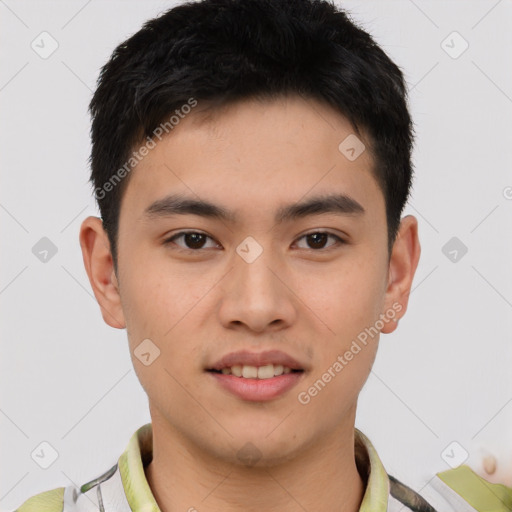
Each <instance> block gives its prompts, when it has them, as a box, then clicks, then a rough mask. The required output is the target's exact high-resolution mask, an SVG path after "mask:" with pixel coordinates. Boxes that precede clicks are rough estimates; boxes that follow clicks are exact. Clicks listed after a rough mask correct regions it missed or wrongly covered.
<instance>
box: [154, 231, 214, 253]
mask: <svg viewBox="0 0 512 512" xmlns="http://www.w3.org/2000/svg"><path fill="white" fill-rule="evenodd" d="M180 238H182V239H183V242H184V244H185V245H181V244H177V243H176V242H175V240H178V239H180ZM207 239H210V240H213V239H212V238H211V237H209V236H208V235H205V234H204V233H200V232H198V231H181V232H180V233H177V234H175V235H173V236H172V237H171V238H168V239H167V240H165V242H164V245H168V244H171V243H175V244H176V245H177V246H178V247H180V248H182V249H184V250H191V251H199V250H201V249H204V248H205V242H206V240H207Z"/></svg>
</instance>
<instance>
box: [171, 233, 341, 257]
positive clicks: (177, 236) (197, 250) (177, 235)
mask: <svg viewBox="0 0 512 512" xmlns="http://www.w3.org/2000/svg"><path fill="white" fill-rule="evenodd" d="M190 234H197V235H203V236H205V237H206V238H210V239H211V240H213V238H212V237H211V236H208V235H207V234H205V233H202V232H200V231H180V232H179V233H176V234H175V235H173V236H171V237H170V238H168V239H166V240H164V242H163V245H170V244H171V243H174V240H176V239H178V238H181V237H183V236H185V235H190ZM317 234H318V235H320V234H321V235H328V236H331V237H333V238H335V239H336V241H337V243H336V244H334V245H331V246H329V247H327V248H323V247H322V248H320V249H309V250H311V251H313V252H326V251H328V250H330V249H332V248H334V247H336V246H340V245H344V244H346V243H347V242H345V240H343V239H342V238H341V237H339V236H338V235H335V234H334V233H330V232H328V231H311V232H310V233H305V234H304V235H302V236H301V237H299V238H298V239H297V240H302V239H303V238H306V237H307V236H310V235H317ZM207 249H208V248H206V249H204V248H200V249H190V248H183V247H181V246H178V250H179V251H182V252H200V251H205V250H207ZM306 250H307V249H306Z"/></svg>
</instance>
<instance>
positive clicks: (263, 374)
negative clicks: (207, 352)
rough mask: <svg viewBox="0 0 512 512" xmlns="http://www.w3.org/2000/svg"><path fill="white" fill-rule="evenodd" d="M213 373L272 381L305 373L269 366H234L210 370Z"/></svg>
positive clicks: (288, 368) (283, 367)
mask: <svg viewBox="0 0 512 512" xmlns="http://www.w3.org/2000/svg"><path fill="white" fill-rule="evenodd" d="M207 371H208V372H211V373H218V374H223V375H233V376H234V377H240V378H242V379H261V380H265V379H271V378H273V377H279V376H280V375H287V374H289V373H303V372H304V370H302V369H297V368H290V367H287V366H283V365H273V364H267V365H264V366H251V365H234V366H231V367H226V368H222V369H221V370H214V369H209V370H207Z"/></svg>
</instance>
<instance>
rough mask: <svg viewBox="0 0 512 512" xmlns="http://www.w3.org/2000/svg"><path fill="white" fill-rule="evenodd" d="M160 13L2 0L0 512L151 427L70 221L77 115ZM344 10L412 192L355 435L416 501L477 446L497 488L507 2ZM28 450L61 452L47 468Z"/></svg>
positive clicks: (504, 297) (507, 364) (511, 74)
mask: <svg viewBox="0 0 512 512" xmlns="http://www.w3.org/2000/svg"><path fill="white" fill-rule="evenodd" d="M172 5H173V3H172V2H164V1H146V2H142V1H138V2H134V1H123V2H114V1H99V0H92V1H91V0H90V1H82V0H81V1H69V0H68V1H65V2H64V1H62V2H50V1H45V2H36V1H30V2H28V1H14V0H0V23H1V27H0V52H1V60H2V65H1V66H0V108H1V117H0V130H1V136H0V159H1V180H2V181H1V184H2V186H1V188H0V222H1V229H2V231H1V236H2V250H1V251H0V259H1V261H0V268H1V274H0V311H1V316H2V323H1V343H2V345H1V357H0V380H1V390H2V393H1V397H0V399H1V402H0V450H1V452H0V460H1V461H2V464H1V470H0V471H1V472H0V510H3V511H6V510H10V509H12V508H14V507H16V506H18V505H19V504H20V503H21V502H22V501H24V500H25V499H26V498H28V497H29V496H31V495H33V494H35V493H37V492H41V491H44V490H48V489H52V488H56V487H60V486H66V485H69V484H71V483H75V484H77V485H81V484H83V483H84V482H86V481H88V480H90V479H92V478H94V477H96V476H98V475H99V474H101V473H103V472H104V471H106V470H107V469H108V468H110V467H111V466H112V465H113V464H114V463H115V462H116V461H117V458H118V457H119V455H120V454H121V452H122V451H123V450H124V448H125V446H126V444H127V442H128V440H129V438H130V436H131V435H132V433H133V432H134V431H135V430H136V429H137V428H138V427H139V426H141V425H142V424H143V423H146V422H148V421H150V418H149V413H148V408H147V400H146V395H145V394H144V392H143V391H142V388H141V387H140V385H139V383H138V380H137V378H136V376H135V373H134V371H133V369H132V364H131V360H130V357H129V353H128V349H127V347H128V344H127V340H126V333H125V331H124V330H115V329H112V328H110V327H108V326H107V325H106V324H104V323H103V320H102V318H101V315H100V311H99V307H98V305H97V303H96V301H95V299H94V297H93V295H92V290H91V288H90V285H89V282H88V280H87V276H86V273H85V270H84V268H83V262H82V256H81V252H80V247H79V243H78V229H79V226H80V221H81V220H82V219H83V218H85V217H86V216H87V215H90V214H93V215H97V210H96V206H95V205H94V201H93V198H92V192H91V188H90V186H89V184H88V182H87V180H88V166H87V158H88V155H89V150H90V145H89V118H88V114H87V105H88V102H89V100H90V97H91V93H92V90H93V89H94V86H95V81H96V78H97V76H98V71H99V68H100V66H101V65H102V64H104V62H105V61H106V60H107V59H108V57H109V56H110V53H111V52H112V50H113V49H114V47H115V46H116V45H117V44H118V43H120V42H121V41H122V40H124V39H125V38H126V37H128V36H129V35H131V34H132V33H134V32H135V31H136V30H138V29H139V28H140V26H141V24H142V22H143V21H145V20H146V19H148V18H150V17H153V16H155V15H157V14H158V13H160V12H162V11H164V10H166V9H167V8H169V7H171V6H172ZM341 5H342V6H345V7H346V8H347V9H348V10H349V11H350V12H351V13H352V17H353V18H354V19H355V20H356V21H357V22H359V23H360V24H361V25H362V26H363V27H364V28H365V29H366V30H368V31H369V32H370V33H371V34H372V35H373V36H374V37H375V38H376V40H377V41H378V42H379V43H380V44H381V45H382V46H383V47H384V49H385V51H387V52H388V54H389V55H390V56H391V57H392V58H393V59H394V60H395V61H396V63H397V64H398V65H399V66H400V67H401V68H402V70H403V71H404V73H405V76H406V79H407V82H408V84H409V87H410V90H411V92H410V106H411V112H412V115H413V117H414V120H415V123H416V131H417V142H416V149H415V152H414V163H415V167H416V181H415V186H414V190H413V195H412V198H411V201H410V203H409V205H408V207H407V210H406V212H405V213H411V214H413V215H415V216H416V217H417V218H418V221H419V231H420V238H421V243H422V256H421V260H420V264H419V267H418V271H417V274H416V278H415V281H414V285H413V291H412V294H411V298H410V304H409V311H408V312H407V314H406V316H405V318H404V319H403V320H402V321H401V322H400V325H399V328H398V330H397V331H396V332H395V333H393V334H391V335H383V336H382V337H381V343H380V350H379V354H378V357H377V361H376V363H375V366H374V368H373V372H372V374H371V375H370V377H369V380H368V382H367V384H366V386H365V388H364V389H363V391H362V393H361V396H360V400H359V412H358V417H357V423H356V426H357V427H358V428H360V429H361V430H362V431H363V432H364V433H365V434H366V435H367V436H368V437H369V438H370V440H371V441H372V442H373V444H374V445H375V447H376V448H377V450H378V452H379V455H380V457H381V459H382V460H383V462H384V465H385V467H386V469H387V470H388V472H389V473H391V474H393V475H394V476H396V477H398V478H399V479H402V480H403V481H405V482H406V483H408V484H409V485H411V486H412V487H413V488H415V489H416V490H418V491H420V490H421V488H422V487H423V486H424V485H425V484H426V482H428V481H429V480H430V479H431V478H432V476H433V475H434V474H435V472H437V471H443V470H445V469H448V468H449V467H450V464H451V465H456V464H457V463H460V462H461V461H463V460H464V459H465V457H466V454H467V456H468V457H469V458H468V459H467V463H468V464H470V465H471V466H472V467H473V468H474V469H475V470H476V471H481V470H482V458H483V457H484V456H485V455H488V454H493V455H494V456H495V457H496V459H497V462H498V470H497V473H496V474H495V475H494V477H489V479H490V480H491V481H493V480H501V481H504V482H505V483H508V485H512V434H511V432H512V429H511V425H512V405H511V404H510V402H511V401H512V382H511V381H512V376H511V372H510V368H511V355H512V344H511V339H510V338H511V336H510V332H511V330H512V329H511V328H512V322H511V318H512V315H511V307H512V271H511V266H512V257H511V256H512V242H511V240H512V230H511V227H512V217H511V212H512V174H511V171H510V169H511V160H512V151H511V144H512V138H511V135H512V133H511V132H512V127H511V122H510V121H511V113H512V67H511V66H510V62H511V49H512V30H511V19H512V3H511V2H510V1H506V0H501V1H483V0H482V1H473V2H469V1H464V2H463V1H420V0H414V1H412V0H400V1H382V0H381V1H375V2H370V1H364V2H363V1H357V2H356V1H349V2H342V3H341ZM43 31H47V32H48V33H49V34H51V37H52V38H53V39H54V40H56V41H57V43H58V48H57V50H56V51H55V52H54V53H53V54H52V55H50V56H48V57H47V58H42V57H41V56H40V55H39V54H38V53H36V51H34V49H33V48H32V47H31V43H32V42H33V41H35V43H34V44H38V45H39V51H40V52H41V51H42V48H41V47H42V46H43V44H44V48H45V49H46V51H48V50H49V49H51V44H52V42H51V40H50V39H49V38H48V36H40V34H41V32H43ZM454 31H456V32H457V33H458V34H459V35H457V34H453V32H454ZM42 37H46V39H45V40H44V41H45V42H44V43H41V38H42ZM443 41H444V42H443ZM465 41H466V42H467V44H468V45H469V46H468V48H467V49H466V50H465V51H464V52H463V53H461V51H462V50H463V49H464V47H465V45H466V43H465ZM43 237H47V238H48V239H50V240H51V242H52V243H53V244H54V245H55V246H56V248H57V252H56V254H55V255H53V256H52V257H51V253H49V255H48V257H47V261H46V262H42V261H40V260H39V259H38V258H37V257H36V256H35V255H34V254H33V252H32V249H33V247H34V246H35V245H36V244H37V243H38V242H39V241H40V239H41V238H43ZM453 237H456V240H455V241H454V240H452V241H451V242H450V240H451V239H452V238H453ZM42 243H44V242H42ZM447 243H448V246H446V245H445V244H447ZM462 244H463V245H464V246H465V247H466V248H467V253H466V254H464V255H462V251H461V248H463V246H462ZM443 248H444V249H443ZM454 249H455V250H457V251H458V252H457V258H456V260H455V261H452V260H453V259H454V254H455V253H453V252H451V254H450V251H453V250H454ZM454 441H455V442H456V444H451V443H453V442H454ZM42 442H47V443H49V444H50V445H51V446H52V447H53V449H54V450H55V451H56V452H57V453H58V457H57V459H56V460H55V461H54V462H53V464H51V465H50V466H49V467H48V468H47V469H43V468H42V467H40V464H48V463H50V462H51V459H50V458H49V457H51V449H50V448H48V447H47V446H46V445H43V446H42V447H41V446H40V444H41V443H42ZM447 447H448V448H447ZM41 449H42V450H43V452H41ZM34 451H35V453H39V454H41V453H44V454H45V455H44V457H39V459H38V458H37V457H35V456H34V459H33V458H32V456H31V454H32V453H33V452H34ZM44 459H45V460H44ZM36 460H37V462H36Z"/></svg>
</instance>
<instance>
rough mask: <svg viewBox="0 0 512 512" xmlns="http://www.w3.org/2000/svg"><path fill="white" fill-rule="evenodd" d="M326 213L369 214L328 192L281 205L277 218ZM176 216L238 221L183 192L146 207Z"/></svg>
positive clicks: (148, 213)
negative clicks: (196, 216)
mask: <svg viewBox="0 0 512 512" xmlns="http://www.w3.org/2000/svg"><path fill="white" fill-rule="evenodd" d="M326 213H334V214H337V215H362V214H364V213H365V209H364V208H363V206H362V205H361V204H360V203H358V202H357V201H356V200H355V199H353V198H352V197H350V196H348V195H346V194H327V195H321V196H315V197H312V198H309V199H307V200H305V201H302V202H298V203H292V204H288V205H284V206H281V207H280V208H279V209H278V210H277V212H276V215H275V219H274V220H275V222H276V223H282V222H290V221H293V220H297V219H300V218H305V217H309V216H313V215H322V214H326ZM174 215H198V216H200V217H205V218H211V219H217V220H222V221H227V222H231V223H236V221H237V215H236V214H235V212H232V211H230V210H227V209H226V208H224V207H223V206H220V205H216V204H213V203H210V202H208V201H204V200H198V199H194V198H192V197H187V196H184V195H180V194H171V195H169V196H166V197H164V198H163V199H158V200H157V201H155V202H154V203H152V204H151V205H150V206H148V207H147V208H146V209H145V210H144V215H143V218H145V219H148V220H149V219H155V218H164V217H171V216H174Z"/></svg>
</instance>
